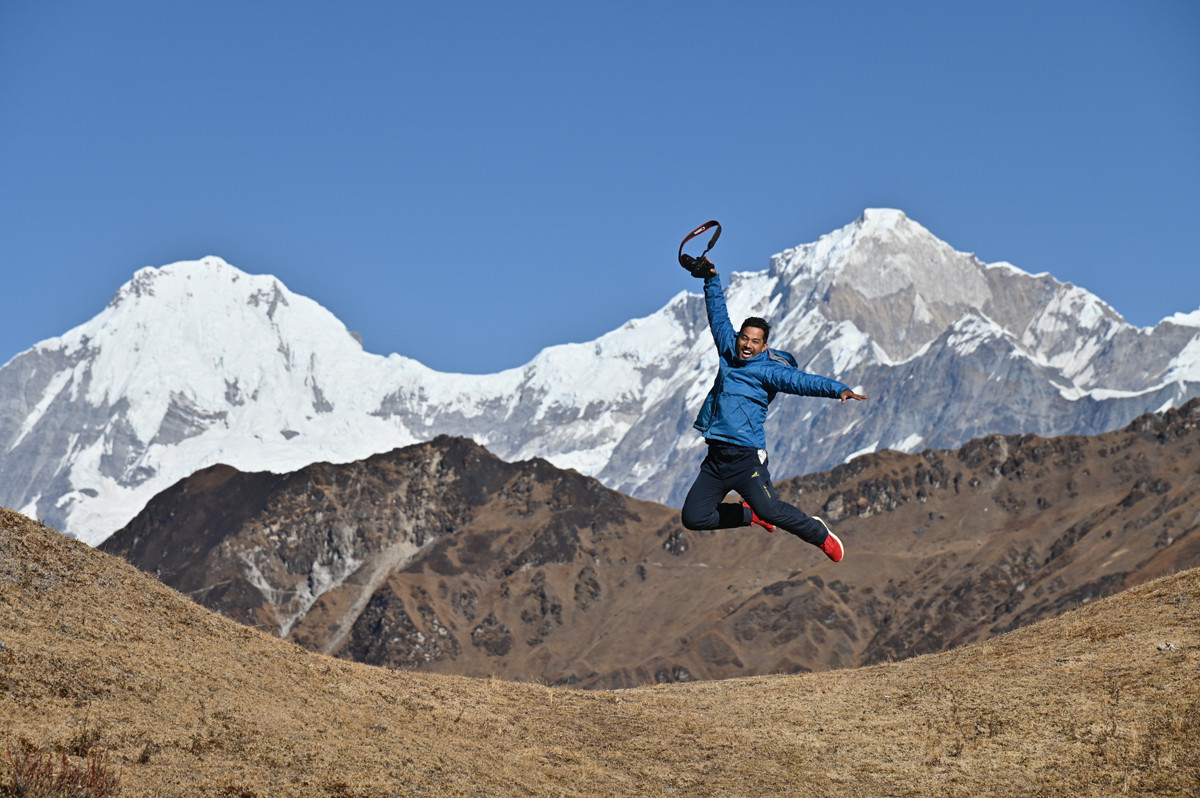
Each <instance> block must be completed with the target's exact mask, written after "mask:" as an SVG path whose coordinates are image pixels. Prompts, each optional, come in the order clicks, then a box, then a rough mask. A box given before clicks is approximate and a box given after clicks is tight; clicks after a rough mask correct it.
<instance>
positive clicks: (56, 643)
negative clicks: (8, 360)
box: [0, 510, 1200, 798]
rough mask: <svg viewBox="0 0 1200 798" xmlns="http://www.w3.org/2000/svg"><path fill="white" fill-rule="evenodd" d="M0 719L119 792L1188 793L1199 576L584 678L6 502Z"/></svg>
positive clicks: (1198, 648) (0, 542) (1198, 657)
mask: <svg viewBox="0 0 1200 798" xmlns="http://www.w3.org/2000/svg"><path fill="white" fill-rule="evenodd" d="M0 726H2V727H3V731H4V732H5V734H6V735H7V739H8V741H9V745H8V750H9V751H12V750H14V748H15V749H16V750H21V747H22V745H29V746H41V747H48V748H55V747H62V748H64V749H66V750H69V751H73V752H78V751H81V750H83V749H85V748H87V747H89V746H90V747H92V748H93V749H95V750H103V751H105V752H106V756H107V757H108V759H107V761H108V763H109V766H110V767H111V768H113V769H114V770H115V769H119V770H120V774H121V780H122V784H123V791H122V793H121V794H122V795H124V796H181V797H182V796H187V798H192V796H197V795H213V796H261V797H262V798H266V796H306V797H311V796H331V797H332V796H337V797H338V798H346V797H347V796H354V797H355V798H358V797H359V796H362V797H363V798H365V797H366V796H476V795H491V796H519V795H557V796H628V795H644V796H666V795H694V796H709V795H712V796H717V795H721V796H726V795H784V796H811V795H827V796H854V797H855V798H861V797H862V796H885V795H886V796H896V795H913V796H916V795H945V796H977V795H1013V794H1038V795H1045V796H1058V795H1062V796H1067V795H1069V796H1111V795H1113V794H1131V795H1155V796H1185V795H1195V794H1196V791H1197V789H1200V752H1198V749H1197V748H1196V746H1195V744H1194V743H1195V740H1196V737H1197V735H1200V571H1196V570H1189V571H1185V572H1182V573H1178V574H1173V575H1170V576H1166V577H1163V578H1160V579H1157V580H1155V581H1152V582H1149V583H1147V584H1144V585H1141V586H1139V587H1137V588H1134V589H1131V590H1128V591H1125V592H1122V593H1120V594H1119V595H1115V596H1111V597H1108V598H1105V599H1102V600H1099V601H1094V602H1091V603H1090V604H1089V605H1088V606H1086V607H1084V608H1082V609H1079V610H1076V611H1071V612H1067V613H1065V614H1063V615H1060V616H1058V617H1056V618H1054V619H1051V620H1048V621H1045V622H1042V623H1038V624H1035V625H1033V626H1029V627H1026V628H1022V629H1019V630H1017V631H1014V632H1011V633H1008V634H1004V635H1001V636H999V637H996V638H994V639H991V640H988V641H985V642H983V643H978V644H973V645H970V646H966V647H962V648H957V649H954V650H951V651H948V652H944V653H940V654H935V655H929V656H922V657H917V658H915V659H911V660H906V661H903V662H898V663H889V664H879V665H874V666H871V667H865V668H859V669H849V670H834V671H829V672H824V673H813V674H800V675H790V676H770V677H754V678H745V679H734V680H724V681H707V682H696V683H690V684H672V685H657V686H645V687H639V688H636V689H630V690H621V691H599V690H597V691H581V690H574V689H567V688H552V687H546V686H541V685H536V684H522V683H511V682H504V681H498V680H494V679H482V680H477V679H468V678H462V677H451V676H444V675H437V674H428V673H414V672H397V671H391V670H386V669H383V668H376V667H372V666H368V665H364V664H360V663H353V662H347V661H344V660H340V659H334V658H330V657H326V656H322V655H319V654H313V653H310V652H308V651H305V650H304V649H302V648H300V647H299V646H297V645H295V644H292V643H290V642H286V641H282V640H279V639H277V638H275V637H272V636H269V635H266V634H263V633H261V632H258V631H255V630H254V629H251V628H248V627H246V626H243V625H241V624H238V623H236V622H234V621H232V620H229V619H227V618H224V617H222V616H220V615H218V614H216V613H213V612H211V611H208V610H205V609H203V608H202V607H200V606H198V605H196V604H194V603H192V602H191V601H190V600H188V599H187V598H185V597H184V596H182V595H181V594H179V593H177V592H176V591H174V590H172V589H171V588H168V587H166V586H164V585H162V584H161V583H159V582H157V581H156V580H154V579H153V578H151V577H149V576H147V575H146V574H144V573H142V572H140V571H138V570H136V569H134V568H132V567H131V566H129V565H127V564H126V563H124V562H123V561H121V560H120V559H117V558H115V557H112V556H109V555H106V554H104V553H102V552H99V551H96V550H93V549H90V548H88V547H87V546H85V545H83V544H81V543H78V542H76V541H73V540H70V539H68V538H66V537H64V536H62V535H60V534H59V533H57V532H55V531H53V530H51V529H48V528H46V527H43V526H41V525H39V524H37V523H35V522H33V521H31V520H29V519H27V518H25V517H23V516H20V515H18V514H16V513H13V512H11V511H8V510H0ZM10 761H11V759H10V756H9V755H7V754H6V755H3V756H0V762H2V763H3V764H0V779H10V778H11V774H10V773H8V772H6V769H7V768H8V767H9V764H10ZM0 783H4V784H7V782H0Z"/></svg>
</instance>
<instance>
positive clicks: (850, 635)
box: [101, 401, 1200, 687]
mask: <svg viewBox="0 0 1200 798" xmlns="http://www.w3.org/2000/svg"><path fill="white" fill-rule="evenodd" d="M776 487H777V489H778V490H779V491H780V493H781V494H782V495H783V496H785V497H786V498H787V499H789V500H790V501H792V502H793V503H795V504H797V505H798V506H800V507H801V508H802V509H804V510H806V511H807V512H809V513H812V514H818V515H821V516H822V517H824V518H826V520H828V521H830V522H831V524H832V525H833V526H834V528H835V529H836V530H837V531H838V534H839V535H840V536H841V537H842V539H843V541H844V542H845V544H846V548H847V555H846V559H845V560H844V561H843V562H842V563H839V564H836V565H835V564H833V563H830V562H829V561H828V560H826V559H825V557H824V556H823V555H822V554H821V553H820V552H819V551H818V550H817V549H815V548H814V547H811V546H808V545H807V544H804V543H802V542H800V541H799V540H798V539H796V538H793V537H791V536H790V535H787V534H785V533H782V532H777V533H775V534H773V535H772V534H768V533H766V532H765V531H763V530H761V529H759V528H758V527H753V528H748V529H744V530H733V531H725V532H693V531H687V530H684V529H683V528H682V527H680V526H679V523H678V518H677V513H676V511H675V510H672V509H669V508H666V507H662V506H659V505H655V504H652V503H647V502H640V501H637V500H634V499H630V498H628V497H626V496H623V495H621V494H619V493H616V492H614V491H611V490H608V489H606V488H604V487H603V486H602V485H600V484H599V483H598V482H597V481H595V480H593V479H590V478H587V477H583V476H581V475H579V474H577V473H575V472H571V471H562V470H559V469H556V468H554V467H553V466H550V465H549V464H547V463H545V462H544V461H539V460H532V461H526V462H522V463H505V462H503V461H501V460H499V459H498V458H496V457H494V456H493V455H491V454H489V453H488V452H487V451H486V450H484V449H482V448H481V447H479V446H477V445H476V444H474V443H472V442H470V441H467V440H464V439H458V438H449V437H441V438H438V439H436V440H434V441H432V442H430V443H428V444H420V445H417V446H412V447H407V448H404V449H398V450H396V451H393V452H390V453H388V454H384V455H378V456H375V457H372V458H369V459H368V460H363V461H360V462H357V463H352V464H348V465H341V466H331V465H328V464H320V465H314V466H310V467H308V468H305V469H302V470H300V471H297V472H295V473H292V474H266V473H259V474H243V473H240V472H237V471H235V470H234V469H231V468H228V467H224V466H218V467H214V468H210V469H207V470H205V471H202V472H199V473H197V474H196V475H194V476H193V477H190V478H189V479H186V480H183V481H182V482H180V483H179V484H177V485H175V486H174V487H173V488H171V489H170V490H169V491H166V492H164V493H163V494H161V495H160V496H159V497H157V498H156V499H155V500H154V501H152V502H151V504H150V505H149V506H148V507H147V508H146V510H145V512H143V513H142V514H141V515H140V516H139V517H138V518H137V519H135V520H134V522H133V523H131V524H130V525H129V526H127V527H126V528H124V529H122V530H120V531H119V532H118V533H117V534H115V535H114V536H113V537H112V538H111V539H110V540H109V541H106V542H105V544H104V545H103V546H102V547H101V548H103V549H104V550H107V551H110V552H113V553H117V554H120V555H121V556H124V557H126V558H127V559H129V560H130V561H131V562H133V563H134V564H135V565H137V566H138V567H140V568H142V569H143V570H146V571H149V572H151V573H155V574H157V575H158V576H159V578H160V579H162V580H163V581H164V582H166V583H168V584H170V585H172V586H174V587H176V588H178V589H179V590H181V591H183V592H185V593H188V594H189V595H191V596H193V597H194V598H196V599H197V600H198V601H200V602H201V603H203V604H205V605H207V606H210V607H213V608H215V609H217V610H219V611H221V612H223V613H225V614H227V615H230V616H232V617H234V618H236V619H238V620H240V621H242V622H243V623H247V624H254V625H260V626H265V627H268V628H270V629H273V630H275V631H276V632H277V633H279V634H281V635H283V636H285V637H288V638H290V639H292V640H294V641H296V642H297V643H299V644H301V645H303V646H305V647H306V648H310V649H313V650H317V651H323V652H328V653H333V654H336V655H338V656H341V657H345V658H350V659H355V660H360V661H363V662H368V663H373V664H378V665H383V666H387V667H394V668H418V669H423V670H431V671H438V672H444V673H459V674H464V675H472V676H496V677H500V678H508V679H531V680H540V681H545V682H549V683H564V684H577V685H582V686H588V687H625V686H631V685H637V684H645V683H648V682H654V681H660V682H663V681H684V680H689V679H701V678H724V677H731V676H745V675H752V674H762V673H775V672H796V671H806V670H823V669H829V668H838V667H849V666H855V665H859V664H866V663H873V662H880V661H886V660H893V659H902V658H907V657H911V656H914V655H917V654H923V653H929V652H934V651H939V650H942V649H945V648H948V647H954V646H958V645H961V644H963V643H966V642H970V641H974V640H980V639H983V638H986V637H989V636H992V635H995V634H999V633H1003V632H1005V631H1008V630H1010V629H1013V628H1016V627H1018V626H1022V625H1025V624H1029V623H1031V622H1033V621H1035V620H1038V619H1041V618H1045V617H1047V616H1051V615H1055V614H1057V613H1059V612H1061V611H1063V610H1065V609H1069V608H1072V607H1076V606H1078V605H1080V604H1081V603H1085V602H1087V601H1090V600H1091V599H1094V598H1096V597H1099V596H1102V595H1105V594H1108V593H1111V592H1115V591H1118V590H1122V589H1124V588H1126V587H1129V586H1132V585H1134V584H1137V583H1139V582H1142V581H1145V580H1146V579H1149V578H1152V577H1155V576H1158V575H1161V574H1165V573H1168V572H1171V571H1173V570H1176V569H1182V568H1187V567H1191V566H1193V565H1195V564H1196V562H1197V560H1198V559H1200V535H1198V534H1197V531H1196V530H1197V527H1198V526H1200V401H1193V402H1192V403H1190V404H1188V405H1187V406H1186V407H1185V408H1183V409H1181V410H1179V411H1169V412H1167V413H1165V414H1163V415H1150V416H1144V417H1142V418H1139V419H1138V420H1137V421H1135V422H1134V423H1133V424H1132V425H1130V426H1129V427H1127V428H1126V429H1124V430H1121V431H1118V432H1113V433H1107V434H1105V435H1101V436H1095V437H1062V438H1052V439H1046V438H1039V437H1036V436H1031V435H1025V436H1000V435H993V436H989V437H986V438H981V439H978V440H974V441H972V442H970V443H969V444H968V445H966V446H964V447H962V448H961V449H958V450H939V451H926V452H923V453H921V454H903V453H899V452H890V451H888V452H879V453H875V454H871V455H866V456H863V457H860V458H857V459H855V460H854V461H852V462H850V463H848V464H846V465H844V466H840V467H838V468H835V469H833V470H832V471H828V472H824V473H821V474H815V475H810V476H807V477H803V478H799V479H793V480H788V481H784V482H780V483H779V484H778V485H777V486H776ZM734 499H736V497H731V500H734Z"/></svg>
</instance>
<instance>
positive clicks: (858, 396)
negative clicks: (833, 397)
mask: <svg viewBox="0 0 1200 798" xmlns="http://www.w3.org/2000/svg"><path fill="white" fill-rule="evenodd" d="M866 398H867V397H866V395H865V394H861V393H855V392H854V391H852V390H850V389H849V388H847V389H846V390H844V391H842V394H841V400H842V404H846V400H847V399H855V400H857V401H859V402H861V401H862V400H863V399H866Z"/></svg>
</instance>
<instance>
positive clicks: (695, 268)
mask: <svg viewBox="0 0 1200 798" xmlns="http://www.w3.org/2000/svg"><path fill="white" fill-rule="evenodd" d="M679 265H681V266H683V268H685V269H687V270H688V272H690V273H691V275H692V276H693V277H707V276H708V275H709V273H710V272H711V271H712V269H713V262H712V261H711V260H709V259H708V258H706V257H704V256H703V255H701V256H700V257H698V258H693V257H692V256H691V255H689V254H687V253H686V252H685V253H684V254H682V255H680V256H679Z"/></svg>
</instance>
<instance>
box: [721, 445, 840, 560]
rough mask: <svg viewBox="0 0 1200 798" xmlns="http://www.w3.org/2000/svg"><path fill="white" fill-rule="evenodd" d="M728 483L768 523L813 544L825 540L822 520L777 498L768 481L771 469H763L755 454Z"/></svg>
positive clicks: (825, 532) (826, 533) (818, 543)
mask: <svg viewBox="0 0 1200 798" xmlns="http://www.w3.org/2000/svg"><path fill="white" fill-rule="evenodd" d="M732 487H733V489H734V490H736V491H737V492H738V493H739V494H741V496H742V499H744V500H745V502H746V504H749V505H750V509H751V510H753V511H754V514H755V515H757V516H758V517H759V518H761V519H762V520H763V521H766V522H767V523H768V524H774V525H775V526H777V527H779V528H780V529H782V530H784V531H785V532H791V533H792V534H793V535H795V536H796V537H798V538H800V539H801V540H803V541H805V542H806V543H811V544H813V545H814V546H820V545H821V544H822V543H824V542H825V538H826V536H827V535H828V534H829V530H828V529H826V528H825V525H824V524H822V523H821V522H820V521H816V520H814V519H812V518H810V517H809V516H807V515H805V514H804V513H803V512H801V511H800V510H799V509H798V508H796V507H793V506H792V505H790V504H788V503H787V502H785V501H783V500H781V499H780V498H779V497H778V495H776V493H775V486H774V485H772V484H771V473H770V471H769V470H768V469H767V464H766V463H760V462H759V461H758V459H757V458H755V459H754V460H753V461H750V462H748V463H747V464H746V466H745V467H744V468H742V469H741V473H740V474H739V476H738V478H737V479H736V481H734V483H733V485H732Z"/></svg>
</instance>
